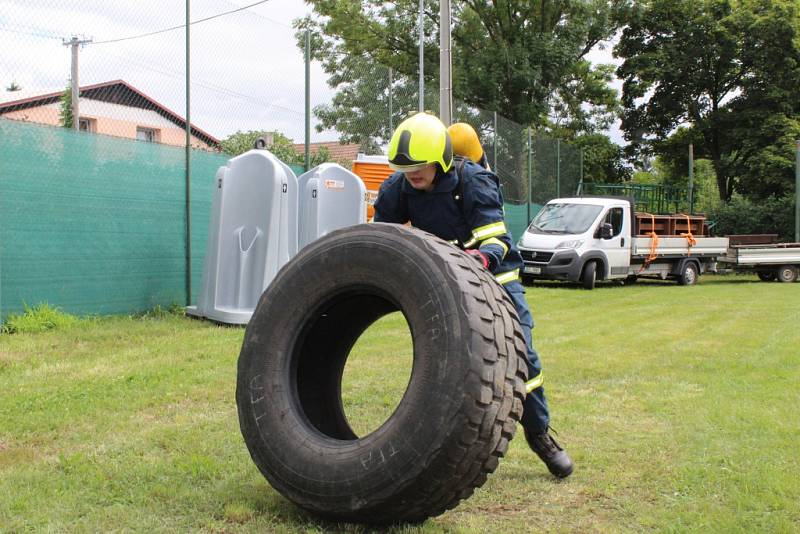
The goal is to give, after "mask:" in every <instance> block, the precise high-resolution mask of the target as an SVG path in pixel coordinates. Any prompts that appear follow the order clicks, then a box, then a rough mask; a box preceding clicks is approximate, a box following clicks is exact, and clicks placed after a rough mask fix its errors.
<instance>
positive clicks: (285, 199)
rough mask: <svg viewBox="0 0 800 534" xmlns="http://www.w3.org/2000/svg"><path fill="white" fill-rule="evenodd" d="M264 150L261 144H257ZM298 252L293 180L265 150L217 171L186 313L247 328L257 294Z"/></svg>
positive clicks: (257, 297) (293, 177)
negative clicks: (198, 286) (196, 290)
mask: <svg viewBox="0 0 800 534" xmlns="http://www.w3.org/2000/svg"><path fill="white" fill-rule="evenodd" d="M262 146H263V145H262ZM295 254H297V178H296V177H295V175H294V172H292V169H290V168H289V166H287V165H286V164H284V163H283V162H282V161H280V160H279V159H278V158H276V157H275V156H274V155H272V153H270V152H269V151H268V150H264V149H254V150H250V151H249V152H245V153H244V154H242V155H240V156H237V157H235V158H233V159H231V160H229V161H228V164H227V165H226V166H224V167H220V168H219V170H218V171H217V175H216V184H215V188H214V195H213V200H212V206H211V220H210V221H209V227H208V244H207V246H206V257H205V262H204V267H203V288H202V290H201V293H200V295H199V296H198V299H197V306H190V307H188V308H187V309H186V312H187V313H188V314H190V315H195V316H198V317H206V318H208V319H211V320H213V321H217V322H220V323H226V324H247V322H248V321H249V320H250V316H251V315H252V314H253V310H254V309H255V307H256V304H257V303H258V299H259V297H261V293H263V292H264V289H266V287H267V286H268V285H269V283H270V282H271V281H272V279H273V278H274V277H275V275H276V274H277V272H278V270H279V269H280V268H281V267H282V266H283V265H284V264H285V263H286V262H288V261H289V259H290V258H291V257H292V256H294V255H295Z"/></svg>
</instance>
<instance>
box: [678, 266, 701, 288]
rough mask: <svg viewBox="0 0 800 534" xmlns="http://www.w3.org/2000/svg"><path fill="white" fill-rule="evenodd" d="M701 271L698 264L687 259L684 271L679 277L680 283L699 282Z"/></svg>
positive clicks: (691, 284) (685, 284) (684, 284)
mask: <svg viewBox="0 0 800 534" xmlns="http://www.w3.org/2000/svg"><path fill="white" fill-rule="evenodd" d="M699 277H700V273H699V272H698V271H697V264H695V263H694V262H693V261H687V262H686V263H685V264H684V265H683V272H682V273H681V275H680V276H679V277H678V283H679V284H680V285H682V286H693V285H695V284H696V283H697V279H698V278H699Z"/></svg>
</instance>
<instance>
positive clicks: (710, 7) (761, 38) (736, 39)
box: [615, 0, 800, 201]
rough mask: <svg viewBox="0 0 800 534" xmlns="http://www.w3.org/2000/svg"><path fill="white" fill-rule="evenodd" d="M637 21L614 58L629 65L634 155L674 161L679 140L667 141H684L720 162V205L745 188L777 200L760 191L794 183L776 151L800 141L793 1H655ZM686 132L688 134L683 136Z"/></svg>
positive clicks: (627, 111) (627, 114)
mask: <svg viewBox="0 0 800 534" xmlns="http://www.w3.org/2000/svg"><path fill="white" fill-rule="evenodd" d="M631 13H632V15H631V18H630V21H629V24H628V26H627V27H626V29H625V30H624V31H623V33H622V37H621V39H620V41H619V43H618V45H617V47H616V48H615V53H616V55H618V56H620V57H622V58H624V63H623V64H622V65H621V66H620V67H619V69H618V71H617V73H618V76H619V77H620V78H622V79H623V81H624V82H623V95H622V103H623V106H624V112H623V120H622V129H623V130H624V131H625V136H626V138H627V139H628V140H629V141H631V142H632V146H633V148H634V149H639V150H642V151H643V152H644V153H645V155H646V154H647V153H648V151H652V152H655V153H659V154H662V155H664V156H666V159H667V160H670V159H672V160H673V161H674V158H673V157H672V156H670V154H669V150H673V151H674V150H675V148H676V147H677V145H678V143H677V142H675V141H677V140H674V142H672V143H665V141H667V140H668V139H669V138H670V137H671V136H673V135H680V136H684V137H685V138H686V139H692V140H693V141H694V142H695V155H696V156H697V157H698V158H703V157H706V158H708V159H709V160H710V161H711V162H712V165H713V167H714V172H715V175H716V182H717V188H718V192H719V197H720V199H722V200H724V201H728V200H730V198H731V195H732V193H733V191H734V190H735V189H737V188H738V189H742V190H744V189H750V190H751V191H759V190H760V191H761V194H764V193H767V194H779V193H780V190H779V188H776V187H770V186H766V187H760V186H764V185H765V184H768V183H770V182H774V183H784V182H785V181H786V180H785V178H786V174H787V173H788V167H787V165H786V161H785V160H784V161H781V162H779V164H775V165H772V164H774V163H776V162H775V157H774V155H771V154H770V151H775V150H776V149H775V145H776V143H782V144H784V145H785V144H786V140H787V139H788V137H789V136H791V135H792V132H794V131H796V130H795V128H796V116H797V113H798V97H797V94H798V93H797V87H798V86H799V85H798V82H800V70H798V69H800V40H798V36H797V32H798V28H799V27H800V24H798V8H797V5H796V4H795V3H794V1H793V0H740V1H734V0H653V1H652V2H647V3H641V4H639V5H638V6H637V7H636V8H635V9H634V10H632V12H631ZM765 125H769V126H765ZM679 126H685V127H686V129H687V132H678V133H677V134H676V133H675V129H676V128H677V127H679ZM665 149H667V150H666V151H664V150H665ZM680 149H681V151H683V152H684V153H685V151H686V149H687V146H686V145H683V146H682V147H681V148H680ZM784 152H785V151H784ZM759 162H760V163H759ZM684 168H685V167H684ZM764 171H768V172H769V176H764V175H763V174H762V173H763V172H764ZM748 176H749V177H750V181H751V182H757V183H758V184H760V186H756V184H755V183H750V184H748V179H747V177H748Z"/></svg>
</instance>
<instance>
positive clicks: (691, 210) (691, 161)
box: [688, 143, 694, 215]
mask: <svg viewBox="0 0 800 534" xmlns="http://www.w3.org/2000/svg"><path fill="white" fill-rule="evenodd" d="M688 194H689V214H690V215H691V214H692V213H694V145H693V144H692V143H689V191H688Z"/></svg>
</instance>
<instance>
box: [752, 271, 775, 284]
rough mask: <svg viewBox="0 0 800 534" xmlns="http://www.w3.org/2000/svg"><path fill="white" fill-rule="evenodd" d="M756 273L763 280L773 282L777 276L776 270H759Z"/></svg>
mask: <svg viewBox="0 0 800 534" xmlns="http://www.w3.org/2000/svg"><path fill="white" fill-rule="evenodd" d="M756 274H757V275H758V279H759V280H761V281H762V282H772V281H774V280H775V278H776V277H777V275H776V274H775V271H758V272H757V273H756Z"/></svg>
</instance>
